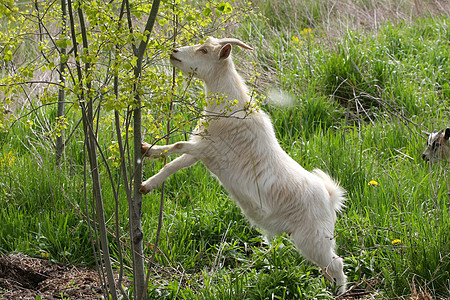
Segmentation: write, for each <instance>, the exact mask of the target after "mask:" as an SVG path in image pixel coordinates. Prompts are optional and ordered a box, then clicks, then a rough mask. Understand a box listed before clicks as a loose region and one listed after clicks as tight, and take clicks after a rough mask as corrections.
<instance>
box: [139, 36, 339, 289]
mask: <svg viewBox="0 0 450 300" xmlns="http://www.w3.org/2000/svg"><path fill="white" fill-rule="evenodd" d="M232 45H238V46H240V47H242V48H245V49H252V48H251V47H249V46H247V45H246V44H244V43H243V42H241V41H239V40H237V39H216V38H211V37H210V38H208V39H207V40H206V42H205V43H204V44H203V45H195V46H187V47H182V48H178V49H175V50H173V53H172V55H171V56H170V61H171V63H172V64H173V65H174V66H176V67H178V68H180V69H181V70H182V71H183V72H186V73H192V74H194V75H195V76H196V77H198V78H200V79H202V80H204V82H205V84H206V89H207V95H208V96H207V97H208V100H207V103H208V104H207V107H206V109H205V111H204V114H205V115H204V117H203V121H202V122H200V123H199V124H200V125H198V126H197V128H196V129H195V131H194V132H193V134H192V137H191V139H190V140H189V141H187V142H178V143H175V144H172V145H168V146H153V147H151V146H150V145H149V144H147V143H143V144H142V151H143V153H144V154H145V156H148V157H152V158H156V157H161V156H166V155H171V154H182V155H181V156H180V157H178V158H177V159H175V160H173V161H172V162H171V163H169V164H167V165H166V166H165V167H164V168H162V169H161V170H160V172H159V173H158V174H156V175H154V176H152V177H151V178H149V179H148V180H147V181H145V182H144V183H143V184H142V186H141V189H140V191H141V193H144V194H146V193H148V192H150V191H152V190H154V189H156V188H157V187H158V186H159V185H160V184H161V183H162V182H163V181H164V180H165V179H166V178H167V177H168V176H170V175H171V174H173V173H175V172H177V171H178V170H180V169H182V168H186V167H188V166H191V165H193V164H194V163H196V162H197V161H199V160H200V161H202V162H203V163H204V164H205V165H206V167H207V168H208V169H209V170H210V171H211V172H212V173H213V174H214V175H215V176H217V178H218V179H219V180H220V182H221V183H222V184H223V186H224V187H225V189H226V190H227V191H228V192H229V193H230V194H231V195H232V197H233V198H234V200H235V201H236V202H237V204H238V205H239V206H240V207H241V209H242V211H243V213H244V214H245V215H246V216H247V217H248V218H249V219H250V221H251V222H252V223H253V224H255V225H257V226H258V227H260V228H261V229H262V230H263V231H264V232H265V233H266V234H267V235H268V237H272V236H274V235H277V234H282V233H284V232H286V233H288V234H289V236H290V237H291V239H292V240H293V242H294V243H295V245H296V246H297V248H298V249H299V250H300V251H301V253H302V254H303V256H305V257H306V258H308V259H310V260H311V261H313V262H315V263H316V264H318V265H319V266H320V267H321V268H322V270H323V272H324V274H325V276H326V277H327V278H328V279H330V280H331V281H333V279H334V280H335V283H336V285H337V286H339V292H340V293H342V292H344V291H345V290H346V276H345V275H344V272H343V262H342V259H341V258H340V257H339V256H337V255H336V253H335V252H334V247H335V239H334V224H335V222H336V211H338V210H340V209H341V208H342V206H343V201H344V193H345V191H344V190H343V189H342V188H340V187H339V186H338V185H337V184H336V183H335V182H334V181H333V180H332V179H331V178H330V177H329V176H328V175H327V174H325V173H324V172H322V171H320V170H314V171H313V172H312V173H310V172H308V171H306V170H305V169H303V168H302V167H301V166H300V165H299V164H298V163H297V162H295V161H294V160H293V159H292V158H291V157H289V156H288V155H287V154H286V152H284V151H283V149H281V147H280V145H279V144H278V141H277V139H276V137H275V132H274V129H273V127H272V123H271V121H270V118H269V117H268V116H267V115H266V114H265V113H264V112H262V111H261V110H260V109H257V108H256V109H255V108H253V109H252V108H251V103H250V100H251V99H250V97H249V95H248V90H247V87H246V85H245V84H244V82H243V80H242V78H241V77H240V76H239V74H238V73H237V72H236V69H235V66H234V63H233V61H232V59H231V56H230V54H231V48H232ZM206 123H207V125H205V124H206Z"/></svg>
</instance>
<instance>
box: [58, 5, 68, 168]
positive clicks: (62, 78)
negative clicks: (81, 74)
mask: <svg viewBox="0 0 450 300" xmlns="http://www.w3.org/2000/svg"><path fill="white" fill-rule="evenodd" d="M66 17H67V7H66V0H61V21H62V24H61V30H62V33H61V36H64V35H65V31H66ZM65 54H66V49H65V48H61V49H60V54H59V57H60V64H59V81H60V84H61V87H60V88H59V92H58V109H57V117H58V121H59V122H65V120H64V113H65V105H64V103H65V98H66V94H65V91H64V85H65V82H66V78H65V76H64V72H65V70H66V63H65V61H63V55H65ZM59 130H60V132H58V133H57V136H56V164H57V165H59V164H60V162H61V157H62V155H63V152H64V129H63V128H59Z"/></svg>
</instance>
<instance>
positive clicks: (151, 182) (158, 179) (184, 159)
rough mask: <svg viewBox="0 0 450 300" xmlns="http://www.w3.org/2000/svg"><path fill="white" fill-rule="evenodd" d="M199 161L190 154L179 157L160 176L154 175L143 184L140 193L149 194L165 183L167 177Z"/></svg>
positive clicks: (164, 168)
mask: <svg viewBox="0 0 450 300" xmlns="http://www.w3.org/2000/svg"><path fill="white" fill-rule="evenodd" d="M197 161H198V159H197V158H195V157H193V156H192V155H189V154H183V155H182V156H180V157H178V158H177V159H175V160H174V161H172V162H170V163H168V164H167V165H165V166H164V167H163V168H162V169H161V170H160V171H159V172H158V174H155V175H153V176H152V177H150V178H149V179H147V180H146V181H144V182H143V183H142V184H141V188H140V189H139V192H140V193H142V194H147V193H149V192H151V191H153V190H154V189H156V188H157V187H158V186H159V185H160V184H161V183H163V181H164V180H166V178H167V177H169V176H170V175H172V174H174V173H175V172H177V171H179V170H181V169H183V168H187V167H189V166H192V165H193V164H195V163H196V162H197Z"/></svg>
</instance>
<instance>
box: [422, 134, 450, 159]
mask: <svg viewBox="0 0 450 300" xmlns="http://www.w3.org/2000/svg"><path fill="white" fill-rule="evenodd" d="M422 158H423V159H424V160H426V161H430V162H432V163H435V162H438V161H441V160H442V161H449V162H450V128H446V129H442V130H439V131H438V132H432V133H430V134H429V136H428V141H427V148H426V149H425V151H424V152H423V154H422Z"/></svg>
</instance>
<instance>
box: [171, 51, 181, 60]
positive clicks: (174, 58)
mask: <svg viewBox="0 0 450 300" xmlns="http://www.w3.org/2000/svg"><path fill="white" fill-rule="evenodd" d="M177 52H178V49H173V53H172V54H170V60H174V61H179V62H181V60H180V59H178V58H176V57H175V55H173V54H174V53H177Z"/></svg>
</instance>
